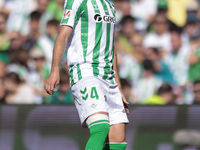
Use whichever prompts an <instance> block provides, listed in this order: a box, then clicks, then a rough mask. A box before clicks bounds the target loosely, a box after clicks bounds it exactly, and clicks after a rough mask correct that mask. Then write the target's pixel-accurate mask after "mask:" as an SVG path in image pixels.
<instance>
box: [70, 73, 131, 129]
mask: <svg viewBox="0 0 200 150" xmlns="http://www.w3.org/2000/svg"><path fill="white" fill-rule="evenodd" d="M71 91H72V94H73V96H74V101H75V105H76V108H77V110H78V114H79V117H80V120H81V124H82V126H84V127H85V126H86V122H85V121H86V118H87V117H88V116H90V115H92V114H94V113H97V112H107V113H108V114H109V121H110V125H113V124H119V123H129V121H128V118H127V114H126V111H125V108H124V105H123V101H122V97H121V93H120V91H119V88H118V86H117V84H110V83H108V82H106V81H104V80H102V79H99V78H97V77H87V78H83V79H81V80H80V81H78V82H77V83H76V84H74V85H73V86H72V87H71Z"/></svg>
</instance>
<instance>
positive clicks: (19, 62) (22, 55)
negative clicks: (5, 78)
mask: <svg viewBox="0 0 200 150" xmlns="http://www.w3.org/2000/svg"><path fill="white" fill-rule="evenodd" d="M7 71H8V72H15V73H17V74H18V75H19V77H20V78H21V79H24V80H26V79H27V75H28V73H29V71H30V68H29V53H28V51H26V50H23V49H20V50H16V51H13V52H12V53H11V63H10V64H9V65H8V66H7Z"/></svg>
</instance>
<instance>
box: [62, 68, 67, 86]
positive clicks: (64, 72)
mask: <svg viewBox="0 0 200 150" xmlns="http://www.w3.org/2000/svg"><path fill="white" fill-rule="evenodd" d="M62 83H69V73H68V72H67V71H66V70H65V69H61V70H60V84H62Z"/></svg>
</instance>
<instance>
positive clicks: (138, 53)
mask: <svg viewBox="0 0 200 150" xmlns="http://www.w3.org/2000/svg"><path fill="white" fill-rule="evenodd" d="M131 44H132V45H133V48H134V50H133V53H132V56H133V57H134V58H135V59H136V60H137V61H138V63H141V62H143V60H144V56H143V52H144V47H143V36H142V35H141V34H140V33H135V34H133V35H132V37H131Z"/></svg>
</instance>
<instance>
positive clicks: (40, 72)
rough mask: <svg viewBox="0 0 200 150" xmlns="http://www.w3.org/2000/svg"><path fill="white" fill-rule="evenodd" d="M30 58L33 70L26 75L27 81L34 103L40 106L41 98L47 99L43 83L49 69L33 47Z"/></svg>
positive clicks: (37, 50) (39, 51) (41, 53)
mask: <svg viewBox="0 0 200 150" xmlns="http://www.w3.org/2000/svg"><path fill="white" fill-rule="evenodd" d="M30 57H31V59H32V60H33V63H34V68H32V70H31V71H30V73H29V74H28V77H27V81H28V83H30V85H31V87H32V89H33V90H34V92H35V98H34V100H35V103H36V104H41V103H42V102H43V98H46V97H48V94H47V93H46V91H45V90H44V82H45V81H46V79H47V77H48V75H49V73H50V67H49V66H48V65H47V63H46V61H45V57H44V54H43V52H42V51H41V50H40V49H38V48H37V47H34V48H33V49H32V50H31V51H30Z"/></svg>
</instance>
